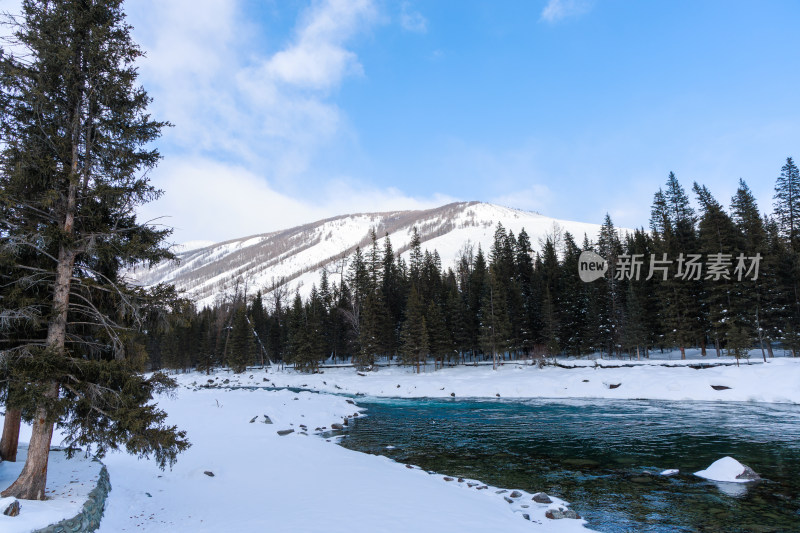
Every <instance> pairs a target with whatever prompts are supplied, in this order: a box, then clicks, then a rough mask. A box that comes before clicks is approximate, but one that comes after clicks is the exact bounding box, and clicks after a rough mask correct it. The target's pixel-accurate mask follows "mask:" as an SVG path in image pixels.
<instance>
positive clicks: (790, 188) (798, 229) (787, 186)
mask: <svg viewBox="0 0 800 533" xmlns="http://www.w3.org/2000/svg"><path fill="white" fill-rule="evenodd" d="M775 217H776V218H777V219H778V225H779V227H780V229H781V233H782V234H783V236H784V237H786V239H788V242H789V247H790V248H792V249H794V250H795V251H796V250H797V249H798V248H799V247H800V170H798V169H797V165H796V164H795V163H794V161H793V160H792V158H791V157H787V158H786V164H785V165H783V166H782V167H781V174H780V176H778V179H777V180H776V182H775Z"/></svg>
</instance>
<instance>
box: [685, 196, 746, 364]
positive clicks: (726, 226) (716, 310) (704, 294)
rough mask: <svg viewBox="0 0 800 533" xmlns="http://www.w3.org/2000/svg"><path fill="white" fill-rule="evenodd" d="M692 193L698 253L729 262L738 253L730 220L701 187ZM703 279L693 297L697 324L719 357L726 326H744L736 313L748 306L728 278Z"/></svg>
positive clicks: (743, 310)
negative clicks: (697, 207) (698, 311)
mask: <svg viewBox="0 0 800 533" xmlns="http://www.w3.org/2000/svg"><path fill="white" fill-rule="evenodd" d="M693 190H694V192H695V194H696V195H697V201H698V203H699V204H700V209H701V211H702V216H701V217H700V222H699V226H698V241H699V244H700V250H702V251H703V252H704V254H706V256H708V255H709V254H725V255H729V256H730V258H731V261H733V258H734V257H736V256H737V252H738V251H740V250H739V249H738V244H739V239H738V234H737V231H736V227H735V225H734V223H733V221H732V220H731V218H730V217H729V216H728V214H727V213H726V212H725V210H724V209H723V208H722V206H721V205H720V204H719V203H718V202H717V201H716V200H715V199H714V197H713V196H712V195H711V192H710V191H709V190H708V189H707V188H706V187H705V186H702V187H701V186H700V185H698V184H697V183H695V184H694V186H693ZM729 277H730V276H729ZM706 278H707V276H706V277H704V279H703V283H702V290H701V292H700V293H698V294H697V296H698V298H697V300H698V301H699V303H700V308H701V324H702V325H703V327H704V329H706V330H707V334H708V335H710V336H711V337H712V338H713V339H714V345H715V347H716V350H717V355H719V354H720V349H721V346H720V342H721V341H722V339H724V338H725V333H726V331H728V328H727V326H726V323H728V322H730V321H731V320H733V319H736V320H737V321H738V322H739V323H740V324H743V323H744V320H743V317H742V316H736V314H737V313H738V314H743V313H744V312H745V309H746V308H747V307H748V306H747V305H746V304H745V297H746V294H743V293H742V292H741V291H740V290H739V288H741V285H739V284H738V283H735V282H734V281H733V280H732V279H725V278H724V277H721V278H720V279H706ZM734 306H736V309H734Z"/></svg>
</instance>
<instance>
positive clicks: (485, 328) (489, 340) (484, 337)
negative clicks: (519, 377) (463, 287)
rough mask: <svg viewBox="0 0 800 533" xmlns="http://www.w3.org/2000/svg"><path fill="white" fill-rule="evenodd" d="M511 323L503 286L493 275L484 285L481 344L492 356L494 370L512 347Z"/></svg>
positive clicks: (490, 275) (489, 276)
mask: <svg viewBox="0 0 800 533" xmlns="http://www.w3.org/2000/svg"><path fill="white" fill-rule="evenodd" d="M510 337H511V321H510V319H509V316H508V305H507V302H506V297H505V294H504V291H503V290H502V286H501V284H500V282H499V281H498V279H497V276H496V275H495V274H493V273H490V274H489V275H488V281H487V282H486V283H485V284H484V291H483V302H482V303H481V312H480V344H481V349H482V350H483V353H484V354H492V362H493V368H495V369H497V362H498V357H499V356H502V357H503V359H505V353H506V351H507V350H508V348H509V345H510Z"/></svg>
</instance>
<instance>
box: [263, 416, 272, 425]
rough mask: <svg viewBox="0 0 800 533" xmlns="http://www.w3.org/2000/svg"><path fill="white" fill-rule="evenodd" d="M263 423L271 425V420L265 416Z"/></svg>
mask: <svg viewBox="0 0 800 533" xmlns="http://www.w3.org/2000/svg"><path fill="white" fill-rule="evenodd" d="M264 423H265V424H272V419H271V418H270V417H268V416H267V415H264Z"/></svg>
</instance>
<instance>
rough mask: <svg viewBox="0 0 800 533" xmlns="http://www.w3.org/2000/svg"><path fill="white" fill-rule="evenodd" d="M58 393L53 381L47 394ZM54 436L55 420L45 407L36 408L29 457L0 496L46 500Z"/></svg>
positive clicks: (53, 394) (52, 395)
mask: <svg viewBox="0 0 800 533" xmlns="http://www.w3.org/2000/svg"><path fill="white" fill-rule="evenodd" d="M57 394H58V385H56V384H55V383H53V384H52V385H51V389H50V391H48V393H47V395H48V396H51V397H55V395H57ZM52 438H53V422H52V421H50V420H48V419H47V410H46V409H45V408H43V407H39V408H37V409H36V419H35V420H34V421H33V432H32V433H31V442H30V444H29V445H28V457H27V458H26V459H25V466H24V467H23V468H22V472H20V474H19V477H18V478H17V480H16V481H14V483H12V484H11V486H10V487H8V488H7V489H6V490H4V491H3V492H2V493H0V496H2V497H3V498H7V497H9V496H13V497H15V498H19V499H21V500H44V499H45V494H44V490H45V486H46V485H47V460H48V459H49V457H50V440H51V439H52Z"/></svg>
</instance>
